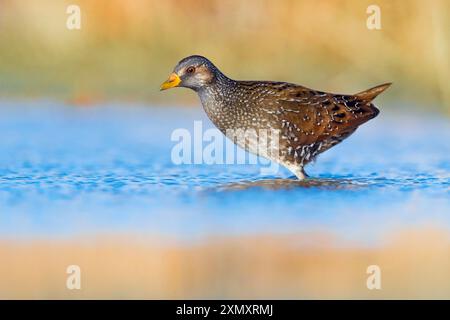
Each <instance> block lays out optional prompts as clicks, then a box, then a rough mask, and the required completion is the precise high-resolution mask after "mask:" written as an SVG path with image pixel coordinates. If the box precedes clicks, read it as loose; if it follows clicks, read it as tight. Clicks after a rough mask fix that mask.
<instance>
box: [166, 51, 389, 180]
mask: <svg viewBox="0 0 450 320" xmlns="http://www.w3.org/2000/svg"><path fill="white" fill-rule="evenodd" d="M391 84H392V83H385V84H381V85H378V86H376V87H373V88H371V89H368V90H365V91H362V92H359V93H356V94H353V95H351V94H334V93H328V92H324V91H318V90H313V89H310V88H307V87H304V86H301V85H298V84H294V83H289V82H279V81H242V80H233V79H231V78H229V77H227V76H226V75H225V74H224V73H222V72H221V71H220V70H219V69H218V68H217V67H216V66H215V65H214V64H213V63H212V62H211V61H210V60H208V59H207V58H205V57H203V56H200V55H192V56H188V57H186V58H184V59H182V60H181V61H179V62H178V64H177V65H176V66H175V68H174V69H173V72H172V73H171V74H170V76H169V78H168V79H167V80H166V81H165V82H163V83H162V85H161V87H160V90H166V89H170V88H174V87H184V88H189V89H192V90H194V91H195V92H196V93H197V94H198V96H199V98H200V101H201V103H202V106H203V109H204V111H205V112H206V114H207V116H208V118H209V119H210V120H211V121H212V123H213V124H214V125H215V126H216V127H217V128H218V129H219V130H220V131H221V132H222V133H224V134H225V136H227V137H228V138H230V139H232V140H233V141H234V142H235V143H236V144H237V145H238V146H240V147H242V148H244V149H245V150H246V151H248V152H250V153H254V154H257V155H259V156H262V157H265V158H268V159H269V160H272V161H275V162H277V163H279V164H280V165H282V166H284V167H285V168H287V169H288V170H289V171H290V172H292V173H293V174H294V175H295V176H296V177H297V178H298V179H299V180H303V179H306V178H308V177H309V176H308V175H307V174H306V172H305V169H304V168H305V166H306V165H307V164H308V163H311V162H312V161H314V160H315V159H316V157H317V156H318V155H319V154H321V153H323V152H324V151H326V150H328V149H330V148H331V147H334V146H335V145H337V144H339V143H340V142H342V141H343V140H345V139H346V138H348V137H349V136H350V135H351V134H353V133H354V132H355V130H356V129H357V128H358V127H359V126H360V125H362V124H363V123H365V122H367V121H369V120H371V119H373V118H375V117H376V116H377V115H378V114H379V112H380V111H379V109H378V108H377V107H375V105H374V104H373V103H372V100H373V99H375V98H376V97H377V96H378V95H379V94H380V93H382V92H383V91H385V90H386V89H387V88H388V87H389V86H390V85H391ZM237 129H240V130H242V131H241V132H247V131H250V132H252V133H253V135H256V137H254V138H256V139H257V138H262V136H261V132H264V131H263V130H271V132H276V133H277V135H278V139H276V138H274V137H276V136H275V135H274V136H273V137H272V138H271V139H269V140H270V141H269V143H268V144H269V145H270V146H271V148H267V150H263V149H264V148H259V147H258V146H257V144H255V143H248V141H247V140H245V139H236V137H231V136H230V134H229V132H235V131H236V130H237ZM266 135H267V134H266ZM275 140H277V141H275ZM274 142H276V143H274Z"/></svg>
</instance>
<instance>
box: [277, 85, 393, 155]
mask: <svg viewBox="0 0 450 320" xmlns="http://www.w3.org/2000/svg"><path fill="white" fill-rule="evenodd" d="M384 86H386V87H384V88H382V89H380V87H381V86H379V87H376V88H373V89H369V90H367V91H364V92H361V93H359V94H356V95H339V94H331V93H325V92H320V91H315V90H311V89H308V88H305V87H301V86H289V87H286V88H285V89H284V90H283V92H280V96H279V97H280V98H279V101H278V102H279V107H280V110H279V112H280V115H281V119H282V122H283V124H282V133H283V134H284V135H285V136H287V137H289V139H288V141H287V143H288V144H289V147H292V148H289V150H293V151H292V154H293V155H295V150H299V148H300V147H301V146H305V145H308V146H309V150H308V151H310V153H311V155H310V156H308V158H311V160H312V158H314V156H315V155H316V154H318V153H321V152H323V151H325V150H327V149H329V148H331V147H332V146H334V145H336V144H338V143H339V142H341V141H342V140H344V139H345V138H347V137H348V136H350V135H351V134H352V133H353V132H354V131H355V130H356V128H358V126H360V125H361V124H363V123H365V122H367V121H369V120H370V119H372V118H374V117H376V116H377V115H378V113H379V110H378V109H377V108H376V107H375V106H374V105H373V104H372V103H371V100H372V99H373V98H374V97H375V96H376V95H377V94H379V93H380V92H382V91H383V90H384V89H386V88H387V86H388V85H384ZM293 132H294V134H293ZM291 138H292V139H291ZM306 161H309V159H306ZM302 162H303V161H302Z"/></svg>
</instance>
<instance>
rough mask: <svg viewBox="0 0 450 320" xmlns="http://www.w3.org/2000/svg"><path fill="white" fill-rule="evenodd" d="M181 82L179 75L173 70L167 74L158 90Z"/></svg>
mask: <svg viewBox="0 0 450 320" xmlns="http://www.w3.org/2000/svg"><path fill="white" fill-rule="evenodd" d="M180 82H181V79H180V77H179V76H178V75H177V74H176V73H175V72H174V73H172V74H171V75H170V76H169V79H167V80H166V81H165V82H164V83H163V84H162V85H161V88H160V90H166V89H170V88H173V87H177V86H178V85H179V84H180Z"/></svg>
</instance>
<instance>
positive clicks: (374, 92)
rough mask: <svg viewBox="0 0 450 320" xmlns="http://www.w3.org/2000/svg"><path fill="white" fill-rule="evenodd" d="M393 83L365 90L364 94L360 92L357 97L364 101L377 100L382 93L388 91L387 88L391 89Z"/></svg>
mask: <svg viewBox="0 0 450 320" xmlns="http://www.w3.org/2000/svg"><path fill="white" fill-rule="evenodd" d="M391 84H392V83H384V84H381V85H379V86H376V87H373V88H370V89H367V90H364V91H362V92H359V93H357V94H355V96H356V97H357V98H359V99H361V100H363V101H368V102H370V101H372V100H373V99H375V98H376V97H377V96H378V95H379V94H380V93H382V92H383V91H384V90H386V89H387V88H389V86H390V85H391Z"/></svg>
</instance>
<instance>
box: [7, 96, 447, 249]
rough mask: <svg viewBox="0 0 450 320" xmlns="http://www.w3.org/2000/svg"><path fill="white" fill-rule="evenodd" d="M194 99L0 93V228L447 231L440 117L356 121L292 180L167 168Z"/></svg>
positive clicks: (254, 169) (69, 231)
mask: <svg viewBox="0 0 450 320" xmlns="http://www.w3.org/2000/svg"><path fill="white" fill-rule="evenodd" d="M194 120H204V122H203V123H204V126H205V127H212V125H211V123H210V122H209V121H208V120H207V119H206V117H205V115H204V114H203V111H202V110H201V109H200V108H195V109H194V108H192V109H189V108H175V107H172V108H169V107H153V108H152V107H149V106H138V105H118V104H116V105H100V106H95V107H71V106H65V105H61V104H58V103H55V102H39V103H36V102H9V101H3V102H1V103H0V132H1V133H2V138H1V139H0V151H1V153H0V221H1V223H0V237H1V238H12V239H22V238H42V237H44V238H48V237H71V236H79V235H85V234H86V235H92V234H94V235H96V234H104V233H106V234H110V233H117V232H119V233H132V234H145V235H167V236H171V237H175V238H180V239H183V240H184V239H189V240H196V239H202V238H204V237H208V236H211V235H214V236H217V235H230V234H237V235H249V234H259V233H264V234H267V233H269V234H279V233H281V234H288V233H295V232H305V231H307V232H309V231H321V230H325V231H330V232H332V233H335V234H337V235H339V236H340V237H341V238H344V239H347V240H350V241H354V242H356V243H359V244H367V245H372V244H374V243H378V242H379V241H382V240H383V235H385V234H387V233H392V232H396V230H399V229H402V228H415V227H423V226H438V227H439V228H442V229H445V230H448V229H450V143H449V141H450V121H449V120H448V119H446V118H443V117H438V116H435V117H433V116H429V115H425V114H421V113H418V112H414V111H408V112H404V111H403V112H401V113H400V112H399V113H397V114H395V113H393V114H392V113H386V112H382V113H381V114H380V116H379V117H378V118H376V119H374V120H373V121H371V122H369V123H368V124H366V125H364V126H363V127H361V128H360V129H359V130H358V131H357V132H356V133H355V134H354V135H353V136H351V137H350V138H349V139H347V140H346V141H345V142H343V143H342V144H341V145H339V146H337V147H335V148H333V149H331V150H329V151H327V152H326V153H324V154H322V155H321V156H320V157H319V158H318V160H317V162H316V163H315V164H313V165H310V166H309V167H308V168H307V172H308V173H309V175H310V176H311V177H312V178H311V179H310V180H307V181H302V182H299V181H295V180H293V177H292V175H291V174H290V173H289V172H288V171H287V170H285V169H282V170H281V171H280V172H279V173H277V174H276V175H261V173H260V167H259V166H258V165H206V164H203V165H174V164H173V163H172V161H171V149H172V147H173V146H174V145H175V142H173V141H171V139H170V135H171V133H172V131H173V130H174V129H177V128H187V129H192V127H193V122H194Z"/></svg>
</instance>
